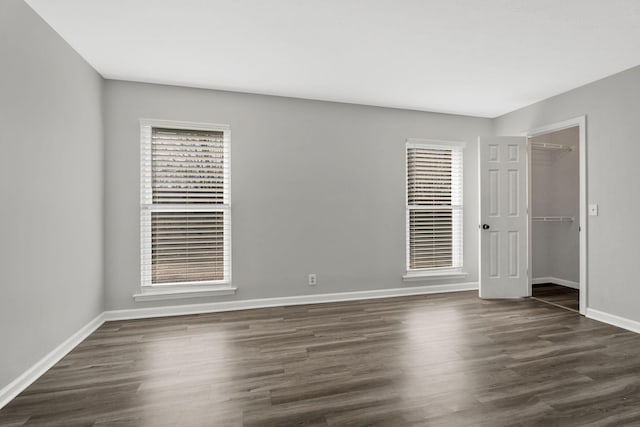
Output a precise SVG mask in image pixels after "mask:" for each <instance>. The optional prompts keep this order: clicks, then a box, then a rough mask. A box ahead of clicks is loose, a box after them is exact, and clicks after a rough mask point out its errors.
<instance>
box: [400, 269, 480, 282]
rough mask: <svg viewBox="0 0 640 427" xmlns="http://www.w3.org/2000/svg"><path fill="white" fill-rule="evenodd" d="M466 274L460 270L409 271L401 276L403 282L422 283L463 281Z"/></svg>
mask: <svg viewBox="0 0 640 427" xmlns="http://www.w3.org/2000/svg"><path fill="white" fill-rule="evenodd" d="M467 276H468V274H467V273H465V272H464V271H462V270H445V271H411V272H408V273H406V274H405V275H404V276H402V281H404V282H424V281H430V280H450V279H464V278H465V277H467Z"/></svg>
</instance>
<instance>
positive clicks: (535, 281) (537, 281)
mask: <svg viewBox="0 0 640 427" xmlns="http://www.w3.org/2000/svg"><path fill="white" fill-rule="evenodd" d="M531 283H533V284H534V285H539V284H541V283H553V284H556V285H562V286H566V287H568V288H573V289H580V283H578V282H572V281H570V280H564V279H559V278H557V277H536V278H534V279H532V280H531Z"/></svg>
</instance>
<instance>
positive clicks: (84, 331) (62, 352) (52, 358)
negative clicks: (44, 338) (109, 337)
mask: <svg viewBox="0 0 640 427" xmlns="http://www.w3.org/2000/svg"><path fill="white" fill-rule="evenodd" d="M104 319H105V316H104V313H100V314H99V315H98V316H96V317H95V318H94V319H93V320H91V321H90V322H89V323H87V324H86V325H84V326H83V327H82V328H80V330H79V331H77V332H76V333H74V334H73V335H71V336H70V337H69V338H67V339H66V340H65V341H64V342H63V343H62V344H60V345H59V346H57V347H56V348H54V349H53V350H51V351H50V352H49V353H48V354H46V355H45V356H44V357H43V358H42V359H40V360H38V361H37V362H36V363H35V364H34V365H33V366H31V367H30V368H29V369H27V370H26V371H24V372H23V373H22V375H20V376H19V377H18V378H16V379H15V380H13V381H12V382H10V383H9V384H8V385H6V386H5V387H4V388H2V389H1V390H0V409H2V408H3V407H4V406H5V405H6V404H7V403H9V402H11V401H12V400H13V399H14V398H15V397H16V396H17V395H19V394H20V393H22V392H23V391H24V390H25V389H26V388H27V387H29V386H30V385H31V384H33V382H34V381H35V380H37V379H38V378H40V377H41V376H42V375H43V374H44V373H45V372H47V371H48V370H49V369H51V368H52V367H53V365H55V364H56V363H58V362H59V361H60V360H61V359H62V358H63V357H64V356H66V355H67V353H69V352H70V351H71V350H73V349H74V348H75V347H76V346H78V344H80V343H81V342H82V341H84V340H85V339H86V338H87V337H88V336H89V335H91V334H92V333H93V332H94V331H95V330H96V329H98V328H99V327H100V326H101V325H102V324H103V323H104Z"/></svg>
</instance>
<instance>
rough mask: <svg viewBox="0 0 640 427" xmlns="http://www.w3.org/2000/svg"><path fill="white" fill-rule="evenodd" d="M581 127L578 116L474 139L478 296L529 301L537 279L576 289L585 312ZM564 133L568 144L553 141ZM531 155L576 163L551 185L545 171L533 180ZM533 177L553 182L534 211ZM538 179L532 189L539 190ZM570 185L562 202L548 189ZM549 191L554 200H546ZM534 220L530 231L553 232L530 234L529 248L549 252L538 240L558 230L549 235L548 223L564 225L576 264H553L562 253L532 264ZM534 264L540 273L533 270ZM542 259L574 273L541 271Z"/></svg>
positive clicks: (583, 142) (583, 137)
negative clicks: (514, 133)
mask: <svg viewBox="0 0 640 427" xmlns="http://www.w3.org/2000/svg"><path fill="white" fill-rule="evenodd" d="M585 126H586V117H585V116H581V117H577V118H574V119H570V120H566V121H564V122H560V123H555V124H551V125H548V126H545V127H541V128H537V129H532V130H530V131H527V132H523V133H522V134H521V136H495V137H494V136H492V137H480V138H479V139H478V178H479V179H478V183H479V190H480V197H479V223H478V225H479V233H480V237H479V246H480V247H479V252H480V260H479V261H480V262H479V295H480V298H485V299H491V298H522V297H531V296H532V292H533V285H534V279H536V280H535V282H538V283H536V284H543V283H542V282H544V283H551V284H552V285H558V287H559V289H562V288H570V287H575V288H577V289H576V290H577V291H578V309H579V312H580V313H581V314H583V315H584V314H585V312H586V309H587V226H586V225H587V205H586V200H587V197H586V194H587V191H586V188H587V187H586V176H587V174H586V127H585ZM563 131H565V132H563ZM556 134H557V135H556ZM568 134H570V135H571V136H572V137H573V139H572V140H571V143H570V144H567V143H565V144H561V143H560V142H557V141H558V138H559V137H560V136H567V135H568ZM576 136H577V140H576ZM569 145H571V146H569ZM533 146H536V147H535V149H532V147H533ZM536 152H540V153H541V154H540V155H541V156H542V157H545V156H546V157H549V159H548V163H549V165H552V164H553V163H554V162H559V165H560V166H561V165H562V164H563V163H565V162H567V161H569V159H571V160H572V161H574V162H575V164H573V163H572V168H573V172H571V177H572V178H571V180H568V181H566V182H565V181H564V180H563V181H562V182H561V183H560V182H558V181H554V180H553V179H551V178H550V173H549V172H548V171H547V172H544V171H543V172H542V173H536V176H535V177H534V176H532V168H533V167H535V166H536V165H535V164H534V163H532V158H533V157H534V156H538V155H537V154H536ZM562 159H564V160H562ZM576 164H577V166H576ZM550 167H551V166H550ZM567 168H568V166H567ZM576 169H577V172H576ZM568 174H569V171H568V169H567V170H564V169H562V168H561V167H560V168H559V171H558V172H557V174H556V175H557V177H559V178H560V177H563V176H564V175H568ZM538 175H539V177H538ZM533 178H535V179H536V180H538V181H540V182H542V181H544V180H546V181H548V182H549V183H550V185H551V187H550V188H551V189H547V191H546V193H547V196H548V197H547V200H543V201H542V202H540V206H538V207H536V209H532V208H533V206H532V181H533ZM576 179H577V181H578V183H577V186H576V184H575V181H576ZM540 182H539V183H538V184H537V185H536V186H537V187H538V188H540V189H544V186H541V185H540ZM569 182H570V183H571V188H573V190H571V191H572V192H571V196H570V197H567V198H566V199H565V197H564V196H563V195H562V191H556V190H555V189H554V186H558V185H560V186H563V185H564V184H565V183H569ZM576 188H577V190H576ZM554 191H555V192H557V193H559V195H558V196H553V197H551V196H549V195H550V194H552V193H553V192H554ZM544 193H545V191H542V194H544ZM576 197H577V199H576ZM576 200H577V206H576ZM565 202H566V203H565ZM565 205H566V207H565ZM534 217H535V221H534ZM534 222H535V223H536V225H535V227H536V230H538V229H539V230H545V226H546V229H547V230H551V231H546V232H545V231H541V232H540V233H538V232H537V231H536V234H540V235H541V236H542V237H538V238H537V239H535V240H536V241H538V244H536V248H535V249H536V251H537V252H538V253H542V254H544V253H545V251H546V250H548V249H544V245H543V244H544V242H545V239H544V236H545V235H546V236H553V235H554V232H559V231H558V230H555V231H554V228H553V226H555V227H559V226H565V230H564V235H565V236H569V235H572V236H574V237H575V236H576V234H577V239H576V238H574V239H572V240H571V242H572V244H573V252H572V255H571V256H572V257H573V258H572V259H574V260H575V257H576V256H577V263H575V262H574V263H563V262H562V261H558V260H557V258H562V256H564V252H563V251H562V250H555V252H554V253H553V254H550V255H549V257H548V261H545V259H544V257H542V258H541V255H538V256H536V260H535V262H534V253H535V252H536V251H534V247H533V240H534V239H532V238H531V236H532V234H533V228H534ZM537 223H540V224H537ZM567 225H568V227H566V226H567ZM550 226H552V227H550ZM572 233H573V234H572ZM553 240H554V239H547V240H546V243H547V244H551V242H553ZM576 245H577V250H576ZM536 262H537V263H538V264H539V268H537V269H536V271H534V264H535V263H536ZM545 262H547V265H556V266H559V267H558V268H560V267H563V268H564V267H566V268H568V269H573V270H572V273H571V274H570V273H567V272H565V271H560V269H552V270H547V273H545V272H544V268H542V267H540V265H542V264H544V263H545ZM549 263H550V264H549ZM554 263H555V264H554ZM549 271H551V273H549ZM558 271H560V272H559V273H558ZM576 271H577V274H576ZM544 274H554V275H544ZM558 276H562V277H558ZM549 286H550V285H549ZM574 308H575V305H574Z"/></svg>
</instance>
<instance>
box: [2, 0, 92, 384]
mask: <svg viewBox="0 0 640 427" xmlns="http://www.w3.org/2000/svg"><path fill="white" fill-rule="evenodd" d="M0 58H1V59H0V61H2V63H1V66H0V129H1V131H0V145H1V150H2V154H0V195H1V196H2V202H0V223H1V224H2V227H0V343H1V344H0V348H1V350H0V389H1V388H2V387H4V386H5V385H7V384H8V383H9V382H11V381H12V380H13V379H15V378H16V377H17V376H18V375H20V374H21V373H23V372H24V371H25V370H26V369H27V368H29V367H31V366H32V365H33V364H34V363H35V362H37V361H38V360H39V359H40V358H42V357H43V356H44V355H46V354H47V353H48V352H50V351H51V350H53V349H54V348H55V347H56V346H58V345H59V344H60V343H62V342H63V341H64V340H65V339H67V338H68V337H70V336H71V335H72V334H73V333H75V332H77V331H78V330H79V329H80V328H81V327H83V326H84V325H86V324H87V322H89V321H90V320H91V319H93V318H94V317H95V316H97V315H98V314H99V313H101V312H102V310H103V307H104V298H103V296H104V292H103V283H102V275H103V272H102V247H103V240H102V231H103V221H102V218H103V213H102V197H103V158H102V154H103V133H102V117H101V92H102V84H103V80H102V78H101V77H100V76H99V75H98V74H97V73H96V72H95V71H94V70H93V69H92V68H91V67H89V66H88V65H87V64H86V63H85V62H84V61H83V60H82V59H81V58H80V57H79V56H78V55H77V54H76V52H75V51H73V50H72V49H71V48H70V47H69V46H68V45H67V44H66V43H65V42H64V41H63V40H62V39H61V38H60V37H59V36H58V35H57V34H56V33H55V32H54V31H53V30H52V29H51V28H50V27H49V26H48V25H47V24H45V23H44V22H43V21H42V20H41V19H40V17H39V16H38V15H36V13H35V12H33V11H32V10H31V9H30V8H29V6H27V5H26V4H25V3H24V2H23V1H21V0H2V1H0Z"/></svg>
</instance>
